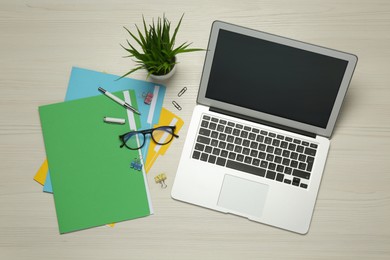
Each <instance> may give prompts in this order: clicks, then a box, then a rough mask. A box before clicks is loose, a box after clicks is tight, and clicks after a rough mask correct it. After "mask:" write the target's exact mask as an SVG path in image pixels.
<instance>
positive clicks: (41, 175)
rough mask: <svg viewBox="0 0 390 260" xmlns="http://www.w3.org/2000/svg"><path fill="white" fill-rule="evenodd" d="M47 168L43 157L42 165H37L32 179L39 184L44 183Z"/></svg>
mask: <svg viewBox="0 0 390 260" xmlns="http://www.w3.org/2000/svg"><path fill="white" fill-rule="evenodd" d="M48 169H49V166H48V165H47V160H46V159H45V160H44V161H43V163H42V165H41V166H40V167H39V169H38V171H37V173H36V174H35V176H34V180H35V181H36V182H38V183H39V184H41V185H43V184H45V180H46V175H47V170H48Z"/></svg>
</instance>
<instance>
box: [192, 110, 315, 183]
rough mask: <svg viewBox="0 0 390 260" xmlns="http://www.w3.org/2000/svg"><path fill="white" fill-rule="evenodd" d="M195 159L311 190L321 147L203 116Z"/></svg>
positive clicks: (195, 148) (193, 156)
mask: <svg viewBox="0 0 390 260" xmlns="http://www.w3.org/2000/svg"><path fill="white" fill-rule="evenodd" d="M196 140H197V142H196V144H195V146H194V150H193V152H192V158H193V159H197V160H201V161H204V162H207V163H212V164H217V165H220V166H224V167H227V168H232V169H236V170H240V171H244V172H247V173H250V174H254V175H257V176H260V177H264V178H267V179H272V180H275V181H277V182H281V183H285V184H288V185H293V186H296V187H300V188H303V189H307V188H308V184H309V180H310V175H311V171H312V168H313V163H314V158H315V155H316V151H317V144H315V143H311V142H308V141H305V140H299V139H296V138H292V137H289V136H285V135H281V134H278V133H273V132H270V131H265V130H263V129H260V128H252V127H250V126H246V125H243V124H237V123H234V122H230V121H227V120H225V119H219V118H217V117H215V116H208V115H203V118H202V121H201V125H200V128H199V132H198V136H197V138H196Z"/></svg>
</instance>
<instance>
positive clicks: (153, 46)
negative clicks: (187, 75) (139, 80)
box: [121, 14, 204, 78]
mask: <svg viewBox="0 0 390 260" xmlns="http://www.w3.org/2000/svg"><path fill="white" fill-rule="evenodd" d="M183 17H184V14H183V15H182V16H181V18H180V20H179V22H178V24H177V26H176V28H175V30H174V32H173V35H172V37H171V36H170V30H171V22H170V21H169V20H168V19H167V18H166V17H165V14H164V15H163V17H162V18H160V17H158V19H157V21H155V20H154V19H153V20H152V23H151V24H149V25H147V24H146V21H145V17H144V16H143V15H142V23H143V31H144V32H141V30H140V28H139V27H138V26H137V25H135V27H136V32H137V35H135V34H133V33H132V32H131V31H130V30H128V29H127V28H126V27H124V28H125V30H126V31H127V32H128V33H129V35H130V36H131V38H132V39H133V40H134V41H135V42H136V43H137V44H138V45H139V46H140V47H141V49H142V52H141V51H138V50H137V49H136V48H135V46H133V45H132V44H131V43H130V41H129V40H127V44H128V47H125V46H123V45H121V47H122V48H123V49H124V50H126V51H127V52H128V53H129V55H128V56H126V57H133V58H134V59H135V60H134V61H135V63H136V64H137V67H136V68H134V69H132V70H130V71H129V72H127V73H126V74H125V75H123V76H122V77H125V76H127V75H129V74H131V73H133V72H134V71H136V70H139V69H147V70H148V76H149V75H150V74H156V75H164V74H166V73H168V72H169V71H170V70H171V69H172V68H173V66H175V64H176V62H175V56H176V55H178V54H180V53H186V52H193V51H203V50H204V49H200V48H189V46H190V45H191V43H187V42H184V43H182V44H180V45H179V46H178V47H176V48H174V45H175V40H176V36H177V33H178V31H179V28H180V25H181V23H182V20H183ZM122 77H121V78H122Z"/></svg>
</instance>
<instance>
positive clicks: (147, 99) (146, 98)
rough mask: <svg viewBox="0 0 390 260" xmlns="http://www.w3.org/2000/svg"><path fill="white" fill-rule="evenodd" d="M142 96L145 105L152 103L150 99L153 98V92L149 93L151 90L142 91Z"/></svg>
mask: <svg viewBox="0 0 390 260" xmlns="http://www.w3.org/2000/svg"><path fill="white" fill-rule="evenodd" d="M142 97H143V98H144V103H145V104H146V105H150V104H151V103H152V100H153V93H151V92H148V93H143V94H142Z"/></svg>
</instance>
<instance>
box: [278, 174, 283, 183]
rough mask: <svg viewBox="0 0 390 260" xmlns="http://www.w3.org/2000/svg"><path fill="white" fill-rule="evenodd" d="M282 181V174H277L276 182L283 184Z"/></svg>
mask: <svg viewBox="0 0 390 260" xmlns="http://www.w3.org/2000/svg"><path fill="white" fill-rule="evenodd" d="M283 179H284V174H282V173H278V175H276V180H277V181H280V182H283Z"/></svg>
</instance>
